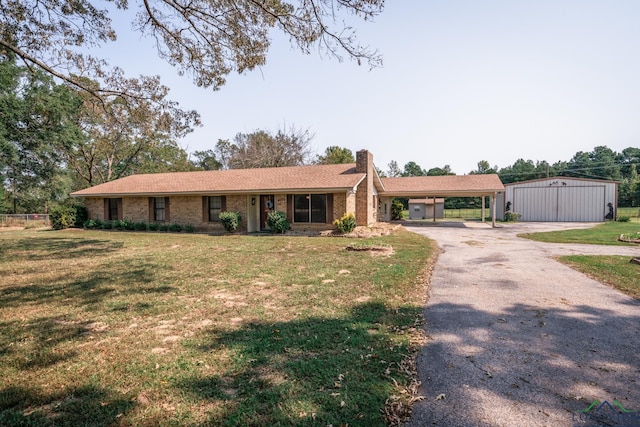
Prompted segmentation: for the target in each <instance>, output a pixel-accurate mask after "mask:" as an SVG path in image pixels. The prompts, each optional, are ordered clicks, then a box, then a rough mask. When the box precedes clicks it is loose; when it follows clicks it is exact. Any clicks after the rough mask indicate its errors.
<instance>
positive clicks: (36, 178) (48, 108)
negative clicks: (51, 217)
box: [0, 55, 82, 212]
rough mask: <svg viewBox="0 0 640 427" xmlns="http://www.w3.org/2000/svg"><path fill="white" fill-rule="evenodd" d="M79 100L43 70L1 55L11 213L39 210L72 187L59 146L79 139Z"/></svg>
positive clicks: (2, 166) (2, 163) (2, 133)
mask: <svg viewBox="0 0 640 427" xmlns="http://www.w3.org/2000/svg"><path fill="white" fill-rule="evenodd" d="M81 103H82V101H81V99H80V98H79V97H77V96H76V95H75V94H74V93H73V92H72V91H70V90H69V89H68V88H67V87H65V86H63V85H56V84H55V83H54V82H53V79H52V78H51V77H50V76H48V75H46V74H45V73H43V72H42V71H41V70H38V69H33V70H30V69H28V68H27V67H21V66H18V65H17V64H16V63H15V59H14V58H13V57H12V56H10V55H0V112H1V113H0V181H2V184H3V185H4V187H5V188H6V189H8V192H9V196H10V198H11V201H12V205H13V206H12V211H13V212H17V211H18V210H22V211H30V212H37V211H43V210H45V209H46V202H47V200H56V199H59V198H60V197H62V196H64V197H65V198H66V193H67V192H68V190H69V189H70V188H69V187H68V186H67V184H68V183H69V180H68V179H64V178H63V177H61V176H60V175H61V174H62V173H63V172H62V169H61V165H62V160H63V157H62V154H61V150H62V149H64V148H68V147H70V146H72V145H73V144H74V143H76V142H77V141H78V140H79V139H80V138H81V131H80V128H79V127H78V126H77V123H76V118H77V114H78V110H79V108H80V106H81Z"/></svg>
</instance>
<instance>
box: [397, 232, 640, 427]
mask: <svg viewBox="0 0 640 427" xmlns="http://www.w3.org/2000/svg"><path fill="white" fill-rule="evenodd" d="M587 226H590V224H560V223H517V224H507V225H504V226H501V227H500V228H496V229H492V228H490V226H488V225H484V224H472V225H469V226H466V227H465V226H464V225H462V224H459V225H457V226H456V225H455V224H443V223H436V224H425V225H424V226H419V227H412V226H407V228H408V229H409V230H410V231H413V232H416V233H420V234H424V235H426V236H428V237H430V238H432V239H434V240H436V241H437V242H438V245H439V246H440V248H441V249H442V253H441V254H440V257H439V259H438V262H437V264H436V267H435V270H434V272H433V275H432V278H431V285H430V289H429V299H428V302H427V305H426V307H425V321H426V322H425V328H426V332H427V335H428V342H427V344H426V345H425V347H424V348H423V350H422V351H421V353H420V355H419V358H418V373H419V377H420V380H421V382H422V388H421V391H422V394H423V395H424V396H425V399H424V400H422V401H420V402H417V403H416V404H415V406H414V411H413V414H412V419H411V421H410V422H409V423H408V426H409V427H417V426H433V425H437V426H574V425H585V426H586V425H590V426H594V425H638V426H640V418H639V417H640V416H639V415H638V414H637V413H635V412H626V413H624V414H625V415H620V412H621V409H620V408H625V409H626V410H628V411H638V413H640V303H639V302H638V301H636V300H634V299H632V298H630V297H627V296H625V295H624V294H622V293H620V292H618V291H616V290H614V289H612V288H610V287H608V286H605V285H603V284H601V283H599V282H596V281H594V280H592V279H589V278H588V277H586V276H584V275H583V274H581V273H579V272H576V271H574V270H572V269H570V268H568V267H566V266H564V265H562V264H561V263H559V262H557V261H555V260H554V259H553V256H556V255H565V254H579V253H584V254H621V255H636V256H640V249H639V248H629V247H614V246H591V245H573V244H571V245H569V244H550V243H540V242H534V241H530V240H526V239H521V238H518V237H516V234H518V233H523V232H532V231H546V230H555V229H562V228H576V227H587ZM595 400H598V401H600V402H604V401H606V402H608V403H610V404H613V402H614V401H615V402H618V403H619V404H620V405H621V406H617V405H618V404H617V403H616V404H614V406H615V407H616V408H617V409H618V411H613V410H610V409H609V407H608V406H606V405H605V406H602V407H600V409H599V410H597V408H598V406H596V407H593V408H591V410H590V411H588V412H580V411H585V410H586V409H587V408H588V407H589V405H590V404H591V403H593V402H594V401H595ZM596 416H599V417H600V419H599V420H597V419H596V418H595V417H596ZM622 416H624V417H627V418H626V420H627V423H626V424H624V423H620V422H619V421H620V420H621V419H622V418H620V417H622ZM616 417H618V418H616ZM629 420H631V421H633V423H629V422H628V421H629Z"/></svg>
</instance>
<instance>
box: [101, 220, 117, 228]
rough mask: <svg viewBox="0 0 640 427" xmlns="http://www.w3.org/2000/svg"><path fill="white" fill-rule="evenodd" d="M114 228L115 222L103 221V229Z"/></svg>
mask: <svg viewBox="0 0 640 427" xmlns="http://www.w3.org/2000/svg"><path fill="white" fill-rule="evenodd" d="M112 228H114V222H112V221H105V222H103V223H102V229H103V230H111V229H112Z"/></svg>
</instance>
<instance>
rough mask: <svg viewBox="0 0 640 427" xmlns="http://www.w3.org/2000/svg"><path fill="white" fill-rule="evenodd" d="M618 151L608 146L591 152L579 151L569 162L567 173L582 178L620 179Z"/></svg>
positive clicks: (596, 148)
mask: <svg viewBox="0 0 640 427" xmlns="http://www.w3.org/2000/svg"><path fill="white" fill-rule="evenodd" d="M616 157H617V155H616V153H615V152H614V151H613V150H611V149H610V148H608V147H606V146H599V147H595V148H594V149H593V151H591V152H588V153H587V152H584V151H579V152H577V153H576V154H575V155H574V156H573V158H572V159H571V160H569V162H568V164H567V170H566V175H567V176H575V177H581V178H594V179H609V180H619V179H621V178H622V174H621V172H620V166H619V165H618V164H617V162H616Z"/></svg>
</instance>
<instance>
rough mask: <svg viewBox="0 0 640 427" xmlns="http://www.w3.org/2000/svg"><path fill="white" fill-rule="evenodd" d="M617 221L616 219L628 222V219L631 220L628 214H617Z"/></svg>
mask: <svg viewBox="0 0 640 427" xmlns="http://www.w3.org/2000/svg"><path fill="white" fill-rule="evenodd" d="M617 221H618V222H629V221H631V217H628V216H619V217H618V220H617Z"/></svg>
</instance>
